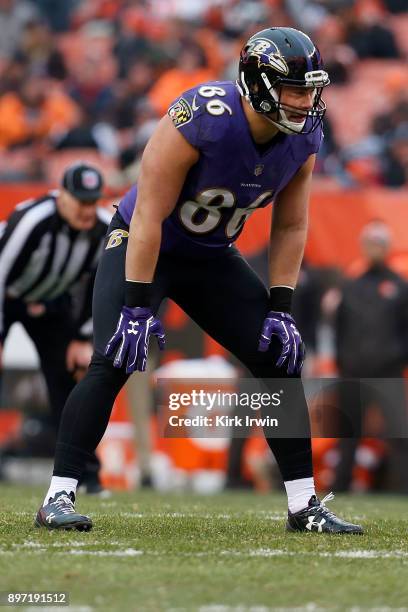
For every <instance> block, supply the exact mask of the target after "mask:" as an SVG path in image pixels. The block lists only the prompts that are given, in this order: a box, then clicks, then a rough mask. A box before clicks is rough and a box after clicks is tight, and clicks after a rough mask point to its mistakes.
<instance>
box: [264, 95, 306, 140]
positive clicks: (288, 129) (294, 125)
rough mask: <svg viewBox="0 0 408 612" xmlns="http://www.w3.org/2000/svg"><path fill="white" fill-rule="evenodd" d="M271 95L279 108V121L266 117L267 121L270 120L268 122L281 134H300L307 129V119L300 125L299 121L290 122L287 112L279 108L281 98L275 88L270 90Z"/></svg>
mask: <svg viewBox="0 0 408 612" xmlns="http://www.w3.org/2000/svg"><path fill="white" fill-rule="evenodd" d="M269 93H270V94H271V96H272V97H273V99H274V100H275V102H276V105H277V107H278V111H277V112H278V117H279V121H274V120H273V119H271V118H270V117H268V116H267V115H265V117H266V119H268V121H270V122H271V123H273V125H275V126H276V127H277V128H278V129H279V130H280V131H281V132H284V133H285V134H293V133H295V134H296V133H300V132H301V131H302V130H303V128H304V127H305V123H306V119H307V117H305V119H304V121H302V122H299V123H298V122H297V121H290V120H289V119H288V116H287V114H286V113H285V111H284V110H283V109H282V108H279V104H280V100H279V96H278V94H277V93H276V91H275V89H274V88H273V87H271V88H270V89H269Z"/></svg>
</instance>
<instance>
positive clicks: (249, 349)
mask: <svg viewBox="0 0 408 612" xmlns="http://www.w3.org/2000/svg"><path fill="white" fill-rule="evenodd" d="M118 228H121V229H125V230H127V229H128V227H127V226H126V224H125V223H124V221H123V220H122V218H121V217H120V215H119V213H116V215H115V216H114V218H113V219H112V222H111V226H110V228H109V230H108V233H110V232H112V231H113V230H114V229H118ZM118 242H120V241H118ZM126 246H127V239H126V238H124V239H123V240H122V241H121V242H120V244H117V246H115V247H113V248H109V249H105V250H104V252H103V256H102V258H101V260H100V263H99V267H98V271H97V275H96V281H95V287H94V298H93V324H94V343H95V345H94V355H93V358H92V362H91V365H90V367H89V370H88V372H87V374H86V376H85V377H84V379H83V380H82V381H81V382H80V383H78V385H77V386H76V387H75V389H74V390H73V391H72V393H71V394H70V396H69V398H68V401H67V404H66V406H65V409H64V412H63V415H62V419H61V425H60V430H59V436H58V442H57V453H56V460H55V467H54V475H57V476H66V477H71V478H78V475H79V474H80V472H81V469H82V465H83V462H84V461H86V459H87V457H88V456H89V454H90V453H92V452H93V451H94V449H95V448H96V447H97V445H98V444H99V442H100V440H101V439H102V436H103V434H104V432H105V430H106V427H107V425H108V421H109V417H110V414H111V410H112V406H113V403H114V400H115V398H116V396H117V394H118V393H119V391H120V389H121V387H122V386H123V385H124V383H125V382H126V380H127V378H128V376H127V374H126V373H125V370H124V369H123V368H122V369H117V368H114V367H113V365H112V361H111V360H108V359H106V358H105V357H104V350H105V346H106V344H107V342H108V340H109V339H110V337H111V336H112V334H113V333H114V331H115V329H116V326H117V322H118V319H119V315H120V312H121V308H122V306H123V304H124V295H125V255H126ZM165 297H169V298H171V299H172V300H174V301H175V302H176V303H177V304H178V305H179V306H180V307H181V308H182V309H183V310H184V311H185V312H186V313H187V314H188V315H189V316H190V317H191V318H192V319H193V320H194V321H195V322H196V323H197V324H198V325H199V326H200V327H201V328H202V329H203V330H204V331H205V332H207V333H208V334H209V335H210V336H212V338H214V339H215V340H216V341H217V342H219V343H220V344H221V345H222V346H224V347H225V348H226V349H227V350H228V351H230V352H231V353H232V354H233V355H235V356H236V357H237V358H238V359H239V360H240V361H241V362H242V364H243V365H244V366H245V367H246V368H247V369H248V370H249V371H250V372H251V374H252V375H253V376H254V377H256V378H262V379H266V378H277V377H279V378H284V377H285V376H287V375H286V373H285V371H284V370H282V369H279V370H278V369H277V368H276V366H275V362H276V359H277V357H278V355H279V353H280V350H281V347H280V344H279V342H278V340H277V339H276V338H275V337H274V338H273V341H272V343H271V346H270V350H269V351H268V352H266V353H261V352H259V351H258V350H257V347H258V340H259V335H260V331H261V328H262V324H263V321H264V318H265V314H266V313H267V311H268V310H269V304H268V292H267V289H266V288H265V286H264V285H263V283H262V282H261V280H260V279H259V277H258V276H257V275H256V274H255V272H254V271H253V270H252V269H251V268H250V266H249V265H248V263H247V262H246V261H245V260H244V259H243V257H242V256H241V255H240V253H239V252H238V251H237V249H236V248H234V247H231V248H225V249H222V250H219V249H211V248H206V249H203V251H202V252H201V253H199V254H197V256H194V257H192V256H191V255H190V254H186V255H176V254H173V253H172V254H163V253H162V254H161V255H160V257H159V260H158V264H157V267H156V273H155V278H154V302H153V310H154V311H155V312H157V310H158V308H159V306H160V303H161V301H162V300H163V298H165ZM299 385H300V386H301V383H300V381H299ZM299 401H300V402H301V403H302V406H301V411H302V412H303V413H304V415H305V420H307V422H308V417H307V405H306V401H305V398H304V394H303V392H302V393H301V398H300V400H299ZM268 444H269V446H270V448H271V450H272V452H273V453H274V455H275V458H276V460H277V463H278V465H279V468H280V470H281V474H282V477H283V479H284V480H294V479H296V478H306V477H310V476H312V453H311V442H310V436H308V434H306V436H304V437H302V438H300V437H299V438H293V439H292V438H270V439H268Z"/></svg>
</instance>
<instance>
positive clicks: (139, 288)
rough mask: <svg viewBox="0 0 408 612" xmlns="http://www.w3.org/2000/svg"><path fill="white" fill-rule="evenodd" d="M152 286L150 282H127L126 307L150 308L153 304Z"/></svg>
mask: <svg viewBox="0 0 408 612" xmlns="http://www.w3.org/2000/svg"><path fill="white" fill-rule="evenodd" d="M152 284H153V283H149V282H147V283H145V282H142V281H132V280H126V285H125V306H128V307H129V308H135V307H140V308H150V307H151V303H152Z"/></svg>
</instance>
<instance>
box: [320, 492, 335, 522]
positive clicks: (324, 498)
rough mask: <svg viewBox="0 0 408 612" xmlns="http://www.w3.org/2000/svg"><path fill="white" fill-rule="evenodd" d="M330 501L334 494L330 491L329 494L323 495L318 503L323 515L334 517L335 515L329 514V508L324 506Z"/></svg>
mask: <svg viewBox="0 0 408 612" xmlns="http://www.w3.org/2000/svg"><path fill="white" fill-rule="evenodd" d="M332 499H334V493H333V492H332V491H330V493H328V494H327V495H325V496H324V497H323V499H322V500H321V502H320V507H321V509H322V510H323V513H324V514H326V515H327V516H335V514H334V513H333V512H331V511H330V510H329V508H326V505H325V504H326V502H329V501H332Z"/></svg>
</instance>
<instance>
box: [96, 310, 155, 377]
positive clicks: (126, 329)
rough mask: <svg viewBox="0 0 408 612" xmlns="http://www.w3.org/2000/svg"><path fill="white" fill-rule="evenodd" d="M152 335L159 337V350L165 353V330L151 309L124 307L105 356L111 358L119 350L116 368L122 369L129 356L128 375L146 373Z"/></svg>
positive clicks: (115, 362) (114, 363)
mask: <svg viewBox="0 0 408 612" xmlns="http://www.w3.org/2000/svg"><path fill="white" fill-rule="evenodd" d="M151 334H153V336H156V337H157V341H158V343H159V348H160V350H161V351H163V350H164V345H165V337H164V329H163V327H162V324H161V322H160V320H159V319H158V318H157V317H155V316H154V314H153V313H152V311H151V310H150V308H130V307H129V306H123V308H122V312H121V313H120V317H119V322H118V326H117V328H116V331H115V333H114V334H113V336H112V338H111V339H110V340H109V342H108V344H107V345H106V349H105V356H106V357H110V356H111V355H113V353H114V352H115V350H116V349H117V351H116V355H115V359H114V362H113V365H114V366H115V368H121V367H122V365H123V363H124V360H125V358H126V355H127V356H128V359H127V364H126V373H127V374H131V373H132V372H134V371H135V370H138V371H139V372H144V371H145V370H146V361H147V353H148V350H149V337H150V335H151Z"/></svg>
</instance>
